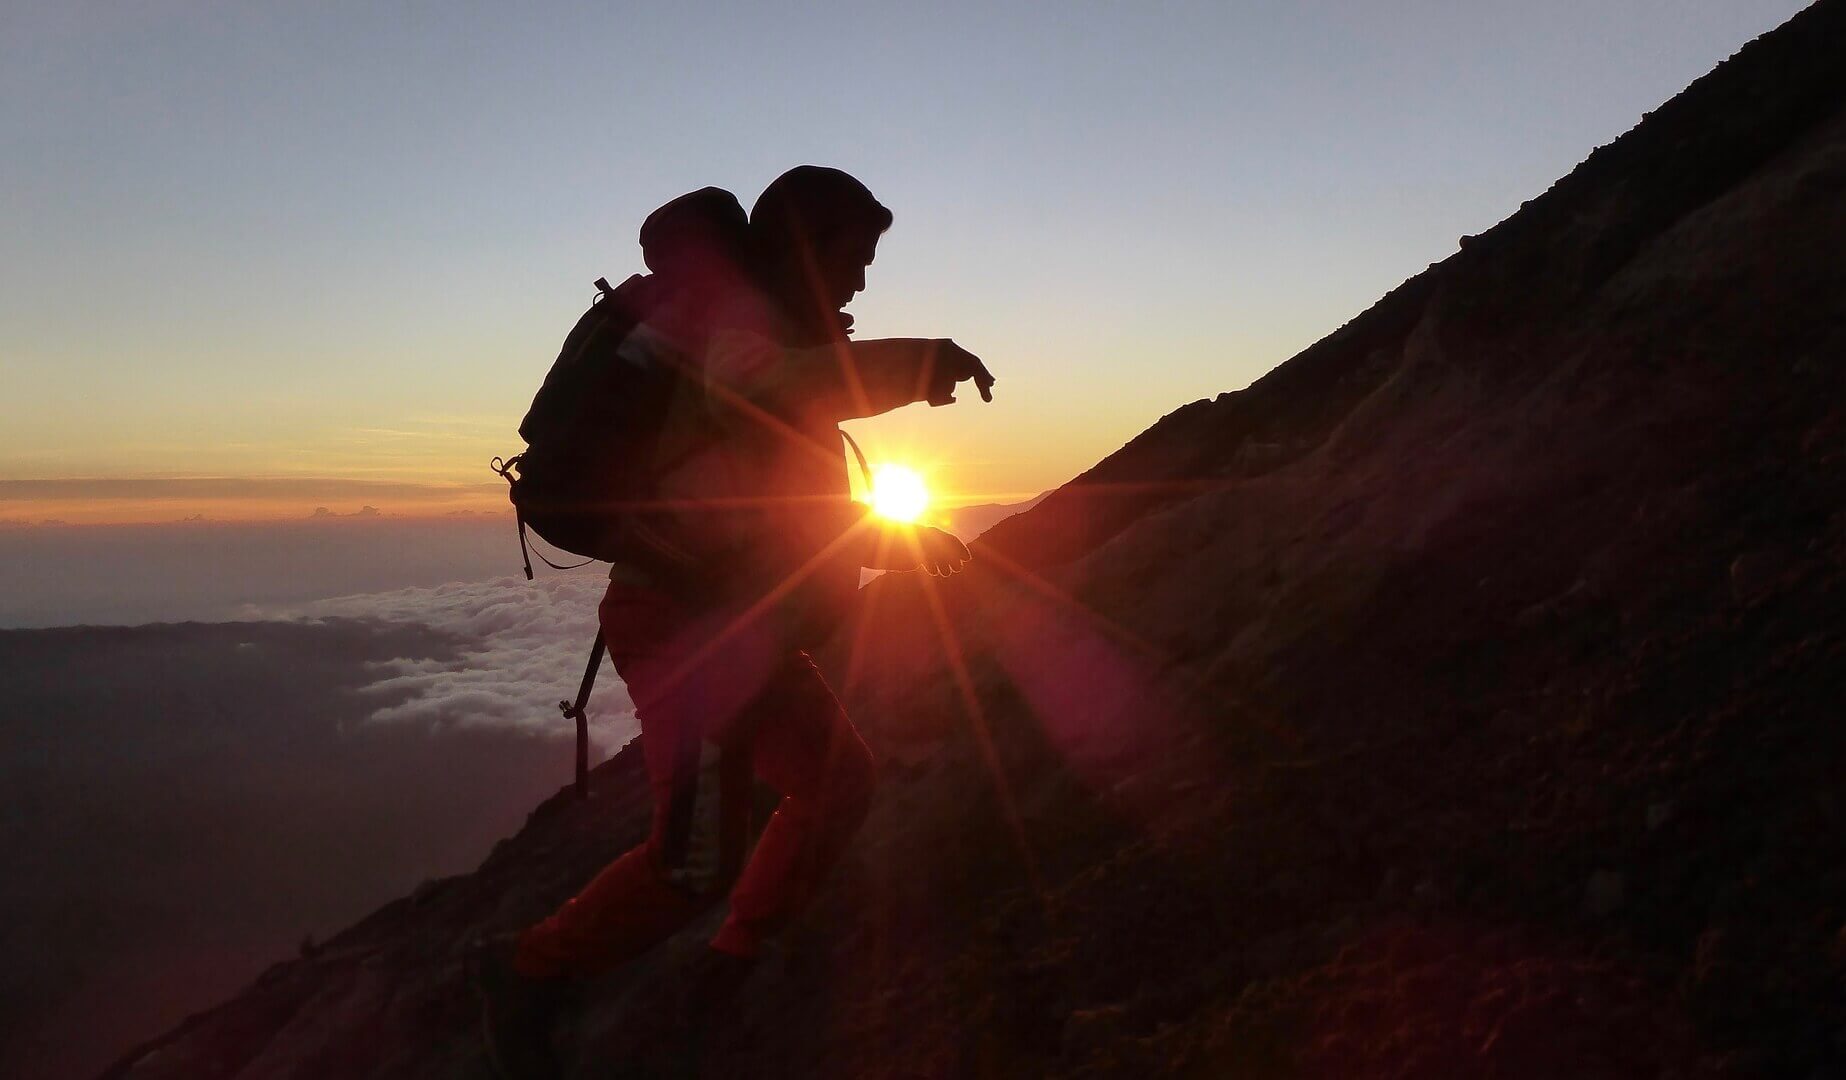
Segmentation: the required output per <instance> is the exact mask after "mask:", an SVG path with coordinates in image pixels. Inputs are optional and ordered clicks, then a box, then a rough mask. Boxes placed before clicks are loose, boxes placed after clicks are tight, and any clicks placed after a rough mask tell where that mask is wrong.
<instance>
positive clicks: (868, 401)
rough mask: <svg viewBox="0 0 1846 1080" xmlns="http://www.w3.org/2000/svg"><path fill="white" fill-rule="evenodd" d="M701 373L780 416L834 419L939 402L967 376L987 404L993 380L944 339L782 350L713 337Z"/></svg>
mask: <svg viewBox="0 0 1846 1080" xmlns="http://www.w3.org/2000/svg"><path fill="white" fill-rule="evenodd" d="M706 377H707V378H708V379H711V380H713V381H716V382H721V383H723V384H725V385H727V386H728V387H729V388H730V389H731V390H733V391H735V392H736V393H738V394H741V395H742V396H744V397H746V398H749V399H751V400H753V401H756V402H758V403H759V404H762V405H763V406H765V407H766V408H769V409H771V410H773V411H775V412H778V413H783V414H784V415H786V414H788V413H791V412H806V413H818V414H819V415H821V416H824V417H825V418H826V419H828V420H832V421H835V422H838V421H841V420H853V419H858V418H860V417H866V416H877V415H878V414H880V413H884V412H889V411H891V410H892V409H895V408H899V407H900V406H904V405H908V404H910V403H911V402H914V401H927V402H929V403H930V404H932V405H947V404H950V403H952V402H953V401H954V400H955V386H956V384H957V383H959V382H962V381H963V380H966V379H973V380H974V382H975V385H976V386H977V387H979V388H980V391H981V397H982V398H984V399H986V400H988V401H992V400H993V395H992V394H991V392H990V388H991V387H992V386H993V384H994V377H993V376H992V375H991V374H990V373H989V372H988V371H987V367H986V365H985V364H982V363H981V360H980V357H978V356H975V355H974V354H973V353H971V352H969V351H968V350H966V349H964V348H962V347H961V346H959V345H957V344H955V343H954V342H953V341H951V340H949V339H948V338H882V339H878V340H874V341H841V342H839V343H838V344H835V345H823V346H818V347H814V348H796V349H787V348H782V347H780V346H778V345H776V344H774V343H773V342H771V341H769V340H768V339H766V338H764V337H761V336H760V335H757V334H753V333H749V332H746V331H726V332H721V333H719V334H718V335H716V336H715V337H714V339H713V342H712V348H711V353H710V356H709V358H708V360H707V363H706Z"/></svg>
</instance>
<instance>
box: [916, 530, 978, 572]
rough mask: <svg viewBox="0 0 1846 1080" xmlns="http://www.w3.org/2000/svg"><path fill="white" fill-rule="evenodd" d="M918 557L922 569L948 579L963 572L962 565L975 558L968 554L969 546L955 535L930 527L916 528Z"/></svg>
mask: <svg viewBox="0 0 1846 1080" xmlns="http://www.w3.org/2000/svg"><path fill="white" fill-rule="evenodd" d="M916 539H917V557H918V562H919V564H920V566H921V568H922V569H924V570H927V571H929V572H930V573H931V574H933V575H935V576H936V577H948V576H949V575H950V574H954V573H957V572H959V571H960V570H961V568H962V565H963V564H964V563H966V562H968V561H969V560H970V559H972V558H974V556H973V555H971V554H969V552H968V545H966V544H964V543H962V542H961V539H960V538H959V537H957V536H956V535H955V534H954V533H949V532H944V531H942V530H941V529H938V528H934V527H932V526H929V525H918V526H917V527H916Z"/></svg>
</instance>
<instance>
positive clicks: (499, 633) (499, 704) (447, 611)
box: [276, 573, 636, 753]
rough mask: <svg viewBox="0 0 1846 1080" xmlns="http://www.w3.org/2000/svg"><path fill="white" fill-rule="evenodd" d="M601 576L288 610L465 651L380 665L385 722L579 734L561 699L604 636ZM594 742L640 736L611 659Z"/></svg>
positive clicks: (381, 719)
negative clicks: (410, 632)
mask: <svg viewBox="0 0 1846 1080" xmlns="http://www.w3.org/2000/svg"><path fill="white" fill-rule="evenodd" d="M605 585H606V582H605V581H604V580H603V578H602V576H601V575H590V574H582V573H579V574H562V575H557V576H553V577H548V578H543V579H540V580H538V581H526V580H525V579H524V578H519V577H503V578H493V579H490V580H486V581H467V582H454V583H451V584H447V585H436V586H427V587H415V588H405V589H393V590H391V591H388V592H377V593H364V594H360V595H354V596H341V597H335V598H333V599H329V600H318V601H314V602H312V603H308V604H302V605H299V606H296V607H293V608H289V609H285V610H281V611H278V612H277V613H276V614H278V615H280V616H281V617H285V618H297V619H324V618H353V619H369V620H375V621H378V622H385V623H409V624H415V625H420V626H424V627H428V628H429V629H431V630H434V631H436V632H438V633H441V634H443V635H445V636H448V637H450V638H452V639H454V640H455V641H457V642H458V643H459V644H458V651H457V653H456V655H455V656H454V658H453V659H449V660H432V659H428V658H412V657H400V658H397V659H392V660H384V661H373V662H371V663H370V665H369V667H370V668H371V669H372V671H373V672H374V674H375V675H376V678H375V679H374V680H373V681H372V682H371V683H370V684H369V685H367V686H366V687H365V689H364V691H363V692H365V693H370V694H375V695H377V696H378V697H380V698H383V699H388V700H389V701H390V702H392V704H381V705H380V707H379V708H378V709H377V710H376V711H374V712H373V713H372V714H371V719H372V721H373V722H376V723H399V724H417V725H421V726H424V727H426V728H429V729H430V730H434V731H441V730H445V729H450V728H456V727H502V728H509V729H514V730H522V731H545V732H560V733H562V732H569V731H571V730H573V729H574V726H575V725H574V721H571V720H569V719H566V718H565V717H564V715H563V714H562V713H561V712H560V711H559V710H558V701H559V700H560V699H563V698H574V697H576V695H577V685H578V683H579V681H580V680H581V679H582V678H583V667H584V662H585V661H586V660H587V659H588V658H589V650H590V643H591V641H592V640H593V639H594V638H595V636H596V604H597V601H598V600H600V599H601V598H602V592H603V588H604V586H605ZM586 712H587V714H588V716H589V724H590V736H591V739H592V740H593V741H594V742H596V743H597V745H598V746H599V747H600V748H601V749H602V750H603V751H604V752H605V753H607V752H609V751H613V750H614V749H616V748H619V747H620V746H621V745H622V744H623V743H625V742H627V741H628V740H629V739H630V738H632V737H633V735H634V733H635V731H636V726H635V718H634V704H633V702H632V701H631V700H630V699H629V697H628V691H627V689H626V688H625V687H624V686H623V685H622V682H621V679H620V678H618V677H617V676H616V674H615V671H614V669H613V668H612V667H611V666H610V665H609V662H608V661H607V660H606V659H605V660H604V661H603V666H602V669H601V672H600V674H599V675H598V677H597V681H596V690H595V693H594V694H592V695H591V698H590V705H589V708H588V709H587V710H586Z"/></svg>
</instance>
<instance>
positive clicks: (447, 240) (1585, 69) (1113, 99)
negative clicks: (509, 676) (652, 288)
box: [0, 0, 1802, 521]
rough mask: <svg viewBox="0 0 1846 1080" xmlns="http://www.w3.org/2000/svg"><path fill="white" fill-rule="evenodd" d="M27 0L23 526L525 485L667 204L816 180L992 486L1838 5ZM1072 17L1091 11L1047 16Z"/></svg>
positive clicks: (943, 427) (19, 207) (970, 458)
mask: <svg viewBox="0 0 1846 1080" xmlns="http://www.w3.org/2000/svg"><path fill="white" fill-rule="evenodd" d="M776 6H777V5H755V4H738V5H734V6H706V5H666V4H654V5H639V4H637V5H620V6H618V5H608V4H596V5H582V6H562V5H509V4H491V5H466V6H464V5H434V4H409V3H390V4H381V3H325V4H322V3H316V4H300V3H295V4H257V3H238V4H231V3H224V4H203V3H179V2H171V3H133V4H130V3H116V4H101V3H86V2H75V0H63V2H56V3H46V4H38V3H27V2H22V0H6V2H5V3H4V4H3V5H0V146H3V147H4V152H3V153H0V253H3V255H0V519H11V520H13V521H20V520H39V519H41V518H46V517H58V518H63V519H67V520H72V521H108V520H171V519H174V518H179V517H185V516H190V515H192V514H197V513H205V514H208V515H209V516H211V517H214V518H236V517H255V518H261V517H291V516H301V515H303V514H305V513H307V512H309V511H310V510H311V509H312V508H313V507H314V506H317V505H321V506H329V507H331V508H332V509H333V510H335V511H337V512H342V513H350V512H352V511H355V510H357V509H359V507H360V506H361V505H362V504H373V505H377V506H379V507H380V508H381V509H383V510H384V511H385V512H387V513H396V514H410V513H423V512H440V511H445V510H449V509H455V508H459V507H493V506H497V505H502V504H503V496H502V495H501V494H500V493H499V491H498V489H497V487H495V486H493V485H498V484H499V481H498V480H495V479H494V478H493V477H492V476H491V475H489V474H488V473H487V472H486V470H485V462H486V459H487V458H488V457H489V456H490V455H492V454H494V453H505V452H508V451H511V450H515V449H517V448H518V447H517V441H516V436H515V435H514V433H513V428H514V426H515V425H516V423H517V421H518V418H519V416H520V415H521V414H522V413H523V411H524V409H525V406H526V404H527V403H528V402H529V400H530V397H531V393H532V391H533V390H534V389H535V388H536V386H537V384H538V382H539V380H540V378H541V377H542V375H543V373H544V370H545V368H546V366H547V365H548V364H549V362H550V360H551V358H552V357H553V356H554V355H555V352H556V349H557V345H558V343H559V341H560V340H561V339H562V337H563V334H564V332H565V331H566V330H567V329H568V328H569V326H570V324H571V322H572V321H573V320H574V318H575V317H576V315H577V314H578V313H579V312H580V311H581V309H582V308H583V307H584V305H585V304H586V303H587V302H588V300H589V298H590V295H591V287H590V281H591V280H592V279H594V278H596V277H597V276H599V275H607V276H609V277H610V278H612V279H619V278H620V277H621V276H623V275H625V274H627V273H629V272H632V271H634V270H636V269H638V268H639V252H638V250H637V248H636V246H635V244H634V239H633V238H634V232H635V229H636V228H637V226H638V224H639V222H640V220H641V218H642V217H643V216H644V215H645V214H646V213H647V211H648V210H650V209H652V208H653V207H654V206H656V205H657V204H659V203H660V202H662V201H664V200H665V199H667V198H669V197H671V196H673V195H676V194H679V193H680V192H682V191H686V190H688V189H691V188H694V187H699V186H702V185H705V184H718V185H721V186H725V187H729V188H731V189H732V190H734V191H736V192H737V194H738V195H739V196H740V197H741V198H742V199H743V200H744V202H745V203H746V204H748V203H749V202H750V201H751V200H753V199H754V197H755V195H756V193H757V192H758V191H759V190H760V189H761V188H762V186H763V185H764V184H766V183H767V182H768V181H769V180H770V179H771V178H772V177H774V176H775V175H776V174H777V173H778V172H780V171H782V170H783V169H784V168H787V167H788V166H790V165H794V164H798V163H801V162H816V163H821V164H829V165H835V166H839V167H842V168H845V169H847V170H849V171H851V172H853V173H855V174H857V175H858V176H859V177H860V178H862V179H863V180H865V181H866V183H867V184H868V185H869V186H870V187H871V188H872V190H873V191H874V192H876V193H877V194H878V195H879V197H880V198H881V199H882V200H883V201H884V202H885V203H886V204H888V205H889V206H891V207H892V208H893V210H894V211H895V213H896V217H897V223H896V226H895V227H894V229H893V230H892V231H891V233H889V234H888V235H887V237H886V239H885V242H884V243H883V245H882V246H881V248H880V251H879V257H878V261H877V264H876V265H875V266H874V267H873V268H872V270H871V272H870V274H869V291H868V292H867V294H866V295H864V296H863V297H862V298H860V299H859V300H858V301H857V302H856V303H855V304H854V306H853V308H852V310H853V311H855V313H856V314H857V315H858V318H859V323H858V325H859V331H858V333H859V334H860V335H861V336H866V337H873V336H881V335H898V334H901V335H926V336H953V337H955V338H956V339H957V340H958V341H960V342H962V343H963V344H965V345H966V346H968V347H969V348H972V349H974V350H975V351H976V352H978V353H980V354H982V355H983V356H984V357H985V358H986V359H987V360H988V362H989V366H990V367H992V369H993V370H994V371H995V373H996V374H997V375H998V376H999V377H1000V383H999V386H998V387H997V388H996V394H997V400H996V402H995V403H994V404H993V405H991V406H983V405H982V404H980V402H979V401H978V400H972V399H973V395H967V397H968V398H969V399H970V400H964V402H963V403H962V404H960V405H958V406H955V407H953V408H949V409H936V410H931V409H927V408H924V407H921V406H918V407H914V408H913V409H911V410H906V411H905V412H904V413H901V414H898V415H895V416H892V417H889V418H883V419H880V420H878V421H872V422H861V423H858V424H856V425H853V426H852V430H854V431H855V433H856V434H859V435H860V436H861V438H862V441H863V442H865V443H866V445H867V449H868V451H869V452H870V453H871V454H872V456H873V457H874V458H887V457H891V458H909V459H913V460H917V461H920V462H925V463H933V464H934V468H935V470H936V475H935V480H936V483H937V486H938V487H939V488H943V489H947V490H948V491H949V492H950V493H951V494H954V495H960V496H962V497H965V498H970V499H974V500H977V501H980V500H993V499H1006V498H1012V497H1017V496H1019V495H1021V494H1025V493H1031V492H1036V491H1038V490H1040V489H1042V488H1045V487H1049V486H1053V485H1056V484H1058V483H1061V482H1063V481H1064V480H1066V479H1068V478H1070V477H1071V476H1072V475H1074V474H1076V473H1077V472H1079V471H1081V470H1082V469H1083V468H1085V467H1087V466H1088V465H1090V464H1091V463H1093V462H1094V461H1095V460H1097V459H1098V458H1100V457H1102V456H1103V455H1105V454H1107V453H1108V452H1110V451H1111V450H1113V449H1115V448H1116V447H1117V446H1119V445H1120V444H1121V443H1122V442H1124V441H1125V440H1126V439H1128V438H1130V437H1131V436H1133V435H1134V434H1135V433H1136V432H1138V431H1140V430H1141V429H1143V428H1145V427H1146V426H1147V425H1148V424H1149V423H1151V422H1152V421H1153V420H1155V419H1156V418H1158V417H1159V416H1160V415H1161V414H1163V413H1165V412H1167V411H1169V410H1171V409H1173V408H1174V407H1176V406H1178V405H1180V404H1183V403H1185V402H1186V401H1189V400H1193V399H1195V398H1199V397H1203V396H1208V395H1212V394H1216V393H1219V392H1222V391H1225V390H1232V389H1236V388H1239V387H1242V386H1244V385H1247V384H1248V383H1249V382H1250V381H1251V380H1253V379H1254V378H1256V377H1257V376H1259V375H1261V374H1262V373H1263V372H1265V371H1267V370H1268V369H1270V368H1271V367H1273V366H1275V365H1276V364H1277V363H1279V362H1280V361H1282V360H1284V359H1286V358H1287V357H1289V356H1290V355H1292V354H1293V353H1295V352H1296V351H1298V350H1299V349H1301V348H1302V347H1304V346H1306V345H1308V344H1310V343H1311V342H1313V341H1314V340H1316V339H1318V338H1319V337H1321V336H1322V335H1324V334H1326V333H1328V332H1329V331H1331V330H1332V329H1334V328H1335V327H1336V326H1338V325H1339V324H1340V323H1342V322H1344V321H1345V320H1346V319H1348V318H1350V317H1351V316H1352V315H1354V314H1356V313H1357V312H1358V311H1359V310H1361V309H1362V308H1364V307H1365V306H1367V305H1368V304H1370V303H1371V302H1372V301H1373V300H1374V299H1376V298H1377V297H1378V296H1379V295H1381V294H1382V293H1384V292H1385V291H1386V290H1388V289H1390V288H1391V287H1392V286H1394V285H1396V284H1397V283H1398V282H1400V281H1402V280H1403V279H1404V278H1405V277H1407V276H1409V275H1411V274H1413V273H1416V272H1417V271H1419V270H1421V269H1422V268H1423V267H1424V266H1425V265H1426V264H1428V263H1430V262H1432V261H1435V260H1438V259H1441V258H1444V257H1446V256H1447V255H1448V254H1449V253H1451V252H1452V251H1453V250H1454V248H1455V244H1456V239H1457V238H1458V237H1459V236H1461V235H1462V234H1464V233H1474V232H1479V231H1481V230H1483V229H1485V228H1487V227H1489V226H1491V225H1492V224H1494V223H1495V222H1497V221H1499V220H1501V219H1502V218H1504V217H1505V216H1506V215H1508V214H1509V213H1511V212H1512V211H1513V210H1515V209H1516V208H1517V207H1518V205H1519V203H1520V202H1521V200H1523V199H1527V198H1530V197H1532V196H1534V195H1536V194H1538V193H1539V192H1540V191H1542V190H1543V189H1544V188H1546V187H1547V186H1549V184H1550V183H1551V182H1552V181H1553V180H1555V179H1556V178H1557V177H1559V176H1561V175H1563V174H1564V173H1565V172H1567V171H1569V169H1570V168H1571V167H1572V166H1573V165H1574V164H1575V163H1576V162H1578V161H1579V160H1581V159H1582V158H1583V157H1584V156H1585V155H1586V154H1587V153H1588V152H1589V151H1590V150H1591V148H1593V147H1594V146H1596V145H1598V144H1601V143H1606V142H1609V141H1610V140H1611V139H1613V138H1615V137H1616V136H1617V135H1619V134H1621V133H1622V132H1623V131H1625V130H1626V129H1628V128H1629V127H1630V126H1632V125H1633V124H1634V123H1635V122H1636V121H1637V120H1638V119H1639V117H1640V115H1641V114H1642V113H1643V112H1644V111H1647V110H1649V109H1652V108H1654V107H1655V106H1656V105H1658V104H1659V103H1660V102H1662V101H1664V100H1665V99H1666V98H1668V97H1670V96H1671V95H1673V94H1674V93H1676V92H1677V91H1678V90H1680V89H1681V88H1682V87H1683V86H1685V84H1686V83H1688V82H1689V81H1691V80H1692V79H1694V78H1696V77H1697V76H1699V75H1701V74H1703V73H1704V72H1706V71H1707V70H1709V69H1710V68H1711V67H1712V66H1713V65H1714V64H1715V63H1716V62H1718V61H1719V60H1721V59H1723V58H1724V57H1725V56H1727V55H1729V54H1730V53H1732V52H1734V51H1735V50H1736V49H1737V48H1738V47H1739V46H1741V45H1742V44H1743V43H1744V42H1745V41H1746V40H1748V39H1749V38H1751V37H1753V36H1755V35H1757V34H1759V33H1761V32H1763V31H1765V30H1768V29H1770V28H1771V27H1773V26H1775V25H1776V24H1778V23H1780V22H1781V21H1783V20H1784V19H1786V18H1787V17H1788V16H1789V15H1791V14H1793V13H1794V12H1795V11H1796V10H1798V9H1799V8H1800V7H1801V6H1802V5H1801V4H1799V3H1795V2H1792V0H1773V2H1772V0H1702V2H1692V0H1644V2H1610V0H1547V2H1546V3H1543V4H1531V3H1513V2H1500V0H1493V2H1477V3H1467V4H1462V3H1453V2H1448V3H1436V2H1396V3H1386V2H1381V0H1365V2H1357V0H1355V2H1350V3H1296V2H1280V0H1278V2H1261V3H1257V2H1251V3H1229V2H1226V3H1219V4H1113V5H1087V4H1085V5H1078V4H1068V5H1049V4H1045V5H995V4H979V5H967V6H963V7H945V6H939V5H922V4H917V5H890V6H888V7H886V8H883V9H882V10H881V9H878V8H876V7H875V6H873V5H843V6H836V7H824V6H822V5H801V6H800V8H799V9H797V8H796V7H795V6H794V5H788V6H787V7H786V8H785V9H784V10H780V11H775V10H770V9H771V8H772V7H776ZM1052 12H1056V14H1051V13H1052Z"/></svg>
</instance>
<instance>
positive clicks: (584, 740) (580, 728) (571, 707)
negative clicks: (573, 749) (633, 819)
mask: <svg viewBox="0 0 1846 1080" xmlns="http://www.w3.org/2000/svg"><path fill="white" fill-rule="evenodd" d="M602 662H603V632H602V631H601V630H598V631H596V641H595V643H593V644H592V645H591V646H590V662H589V663H588V664H586V665H585V666H584V669H583V682H582V683H581V684H579V685H578V687H577V700H576V702H575V703H574V704H573V703H571V702H568V701H560V702H558V711H559V712H561V713H563V714H564V716H565V717H566V718H567V719H571V720H575V721H577V798H579V799H587V798H589V797H590V721H589V718H588V717H587V716H586V715H584V712H583V708H584V706H586V705H588V704H589V703H590V688H591V687H593V686H595V685H596V669H597V668H599V667H601V666H602Z"/></svg>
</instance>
